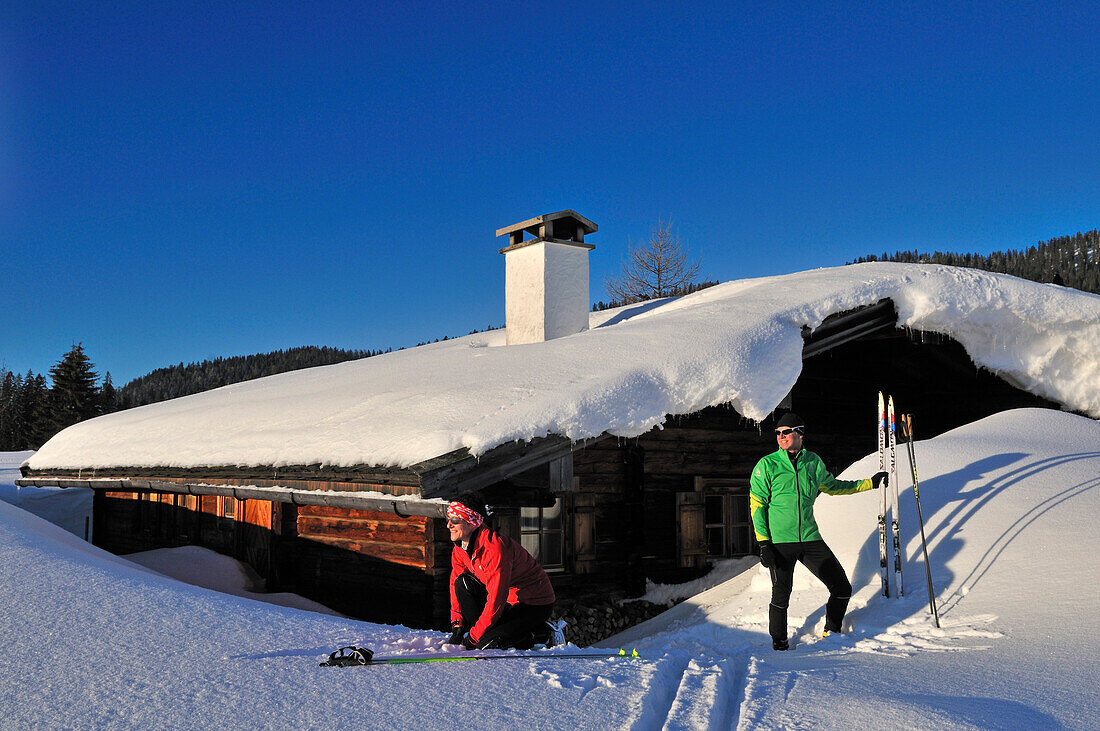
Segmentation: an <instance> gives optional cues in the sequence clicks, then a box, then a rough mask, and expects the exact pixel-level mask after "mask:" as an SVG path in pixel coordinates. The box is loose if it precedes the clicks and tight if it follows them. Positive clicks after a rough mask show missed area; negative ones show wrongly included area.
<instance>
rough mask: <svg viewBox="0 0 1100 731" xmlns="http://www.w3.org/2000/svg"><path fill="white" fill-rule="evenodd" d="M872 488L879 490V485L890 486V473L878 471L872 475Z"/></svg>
mask: <svg viewBox="0 0 1100 731" xmlns="http://www.w3.org/2000/svg"><path fill="white" fill-rule="evenodd" d="M871 485H872V489H874V490H877V489H879V487H889V486H890V475H889V474H887V473H886V472H876V473H875V474H874V475H872V476H871Z"/></svg>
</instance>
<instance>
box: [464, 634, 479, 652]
mask: <svg viewBox="0 0 1100 731" xmlns="http://www.w3.org/2000/svg"><path fill="white" fill-rule="evenodd" d="M462 646H463V647H465V648H466V649H467V650H476V649H477V643H476V642H474V638H473V636H472V635H466V641H465V642H463V643H462Z"/></svg>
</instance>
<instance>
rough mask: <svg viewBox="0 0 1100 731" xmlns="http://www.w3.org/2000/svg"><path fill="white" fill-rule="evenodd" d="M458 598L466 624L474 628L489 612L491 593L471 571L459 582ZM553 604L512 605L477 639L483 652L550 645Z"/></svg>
mask: <svg viewBox="0 0 1100 731" xmlns="http://www.w3.org/2000/svg"><path fill="white" fill-rule="evenodd" d="M455 597H457V598H458V607H459V610H460V611H461V612H462V622H463V624H465V625H466V626H467V627H471V626H473V624H474V623H475V622H477V620H478V617H480V616H481V613H482V612H483V611H484V610H485V602H486V601H487V600H488V597H489V592H488V591H487V590H486V589H485V585H484V584H482V583H481V582H480V581H478V580H477V577H475V576H474V575H473V574H471V573H470V572H469V571H467V572H466V573H464V574H462V575H461V576H459V577H458V578H457V579H455ZM553 609H554V605H553V604H543V605H534V604H509V605H507V606H506V607H505V608H504V611H503V612H502V613H501V615H500V616H499V617H497V621H495V622H493V623H492V624H491V625H490V626H489V629H487V630H485V634H483V635H482V636H481V637H478V638H477V647H478V649H479V650H489V649H494V648H495V649H500V650H503V649H506V648H509V647H514V648H516V649H519V650H530V649H531V648H532V647H534V645H535V643H537V642H546V640H547V637H549V634H550V628H549V627H548V626H547V624H546V622H547V621H548V620H549V619H550V613H551V612H552V611H553Z"/></svg>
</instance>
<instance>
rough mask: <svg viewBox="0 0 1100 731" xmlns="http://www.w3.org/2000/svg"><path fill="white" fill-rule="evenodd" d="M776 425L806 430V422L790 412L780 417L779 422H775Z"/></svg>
mask: <svg viewBox="0 0 1100 731" xmlns="http://www.w3.org/2000/svg"><path fill="white" fill-rule="evenodd" d="M775 425H776V426H777V427H780V426H789V427H790V428H792V429H805V428H806V421H805V420H804V419H803V418H802V417H801V416H799V415H798V414H796V413H794V412H793V411H789V412H787V413H786V414H783V416H781V417H779V421H777V422H775Z"/></svg>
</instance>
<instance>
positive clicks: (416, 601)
mask: <svg viewBox="0 0 1100 731" xmlns="http://www.w3.org/2000/svg"><path fill="white" fill-rule="evenodd" d="M450 551H451V543H450V540H449V537H448V535H447V532H446V529H445V527H444V525H443V521H442V520H438V519H433V518H422V517H416V516H413V517H401V516H398V515H394V514H392V513H381V512H374V511H367V510H346V509H341V508H325V507H314V506H302V507H300V508H298V516H297V537H296V540H295V542H294V547H293V559H292V561H293V568H292V574H293V577H294V583H295V585H296V586H297V587H298V588H297V590H298V593H301V594H304V595H306V596H309V597H310V598H313V599H316V600H317V601H320V602H321V603H322V604H325V605H326V606H329V607H332V608H333V609H336V610H337V611H340V612H343V613H345V614H349V615H352V616H357V617H364V618H366V617H369V618H370V619H371V620H372V621H379V622H389V623H395V624H404V625H406V626H410V627H435V628H443V627H445V626H446V625H447V619H448V616H447V612H448V611H449V595H448V594H447V578H448V576H449V574H450V569H451V561H450Z"/></svg>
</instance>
